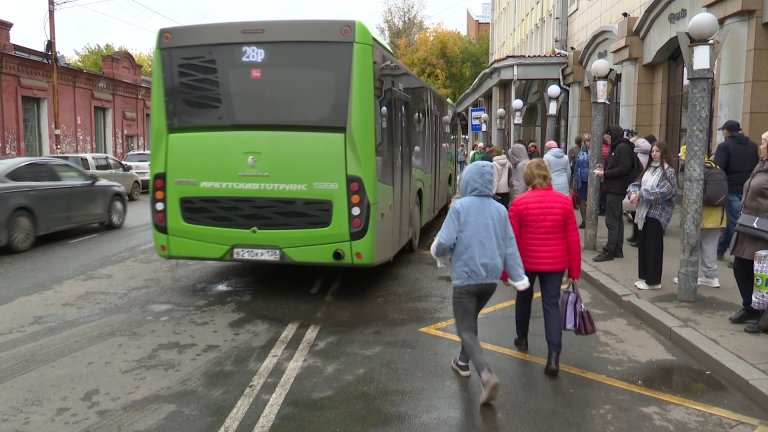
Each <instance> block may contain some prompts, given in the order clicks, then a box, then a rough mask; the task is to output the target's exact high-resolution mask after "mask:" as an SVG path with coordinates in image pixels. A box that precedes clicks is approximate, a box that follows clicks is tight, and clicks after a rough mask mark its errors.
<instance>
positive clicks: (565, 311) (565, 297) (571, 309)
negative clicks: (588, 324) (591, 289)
mask: <svg viewBox="0 0 768 432" xmlns="http://www.w3.org/2000/svg"><path fill="white" fill-rule="evenodd" d="M580 305H581V298H580V297H579V292H578V288H576V282H575V281H574V280H571V281H570V283H569V284H568V288H567V289H566V290H565V291H563V294H562V296H561V297H560V314H561V315H562V318H563V330H576V329H577V328H578V326H579V312H581V307H580Z"/></svg>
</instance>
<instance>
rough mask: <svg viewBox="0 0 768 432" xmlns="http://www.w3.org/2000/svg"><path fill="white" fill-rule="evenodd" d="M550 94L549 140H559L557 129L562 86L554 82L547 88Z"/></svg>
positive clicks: (548, 115) (548, 94)
mask: <svg viewBox="0 0 768 432" xmlns="http://www.w3.org/2000/svg"><path fill="white" fill-rule="evenodd" d="M547 96H549V110H548V111H547V141H557V140H556V137H555V130H556V128H557V98H559V97H560V86H559V85H557V84H552V85H551V86H549V87H548V88H547Z"/></svg>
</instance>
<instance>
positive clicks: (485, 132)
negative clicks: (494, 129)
mask: <svg viewBox="0 0 768 432" xmlns="http://www.w3.org/2000/svg"><path fill="white" fill-rule="evenodd" d="M480 122H481V123H482V126H481V127H482V130H483V132H482V134H481V135H480V137H481V138H480V139H482V140H483V143H485V148H488V147H490V143H489V142H488V114H486V113H483V115H482V116H481V117H480Z"/></svg>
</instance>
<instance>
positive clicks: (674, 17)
mask: <svg viewBox="0 0 768 432" xmlns="http://www.w3.org/2000/svg"><path fill="white" fill-rule="evenodd" d="M686 17H688V9H680V12H672V13H671V14H669V15H668V16H667V19H668V20H669V23H670V24H674V23H676V22H678V21H680V20H682V19H685V18H686Z"/></svg>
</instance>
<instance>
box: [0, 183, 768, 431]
mask: <svg viewBox="0 0 768 432" xmlns="http://www.w3.org/2000/svg"><path fill="white" fill-rule="evenodd" d="M436 227H437V224H434V225H432V226H430V227H428V228H427V229H426V230H425V231H424V232H423V233H422V238H424V239H425V242H426V240H427V239H429V238H431V236H432V235H434V231H435V229H436ZM150 229H151V228H150V225H149V210H148V197H147V196H146V195H144V196H142V198H141V200H140V201H138V202H133V203H129V214H128V221H127V224H126V226H125V227H124V228H122V229H120V230H116V231H106V230H103V229H101V228H97V227H90V228H85V229H80V230H77V231H71V232H67V233H60V234H56V235H54V236H48V237H46V238H44V239H42V241H40V242H39V244H38V245H37V246H36V247H35V248H34V249H33V250H31V251H30V252H28V253H25V254H21V255H10V254H7V253H6V254H0V431H100V432H101V431H174V430H179V431H182V430H183V431H251V430H257V431H258V430H270V429H271V430H274V431H304V430H307V431H309V430H312V431H411V430H419V431H476V430H478V431H479V430H488V431H497V430H498V431H518V430H519V431H523V430H525V431H553V430H557V431H559V430H569V431H659V430H670V431H672V430H674V431H688V430H690V431H722V430H735V431H755V430H764V429H758V428H759V426H758V424H759V423H760V421H761V419H768V413H766V412H765V411H763V410H761V409H760V408H759V407H757V406H756V405H755V404H753V403H752V402H751V401H750V400H748V398H746V397H745V396H744V395H742V394H741V393H739V392H738V391H737V390H735V389H734V388H733V387H732V386H730V385H729V384H728V383H726V382H723V381H722V380H720V379H719V378H718V377H717V376H715V374H713V373H711V372H709V371H707V370H704V369H703V368H702V367H701V365H700V364H699V363H698V362H697V361H696V360H695V359H693V358H691V357H689V356H687V355H686V354H685V353H683V352H682V351H681V350H679V349H678V348H677V347H675V346H673V345H671V344H670V343H669V342H668V341H667V340H665V339H663V338H661V337H659V336H658V335H656V334H655V333H654V332H653V331H652V330H651V329H649V328H647V327H646V326H645V325H644V324H643V323H642V322H640V321H638V320H637V319H636V318H634V317H633V316H631V315H628V314H627V313H626V312H625V311H623V310H621V309H619V308H618V307H617V306H616V305H615V304H613V303H611V302H610V301H609V300H607V299H606V298H604V297H602V296H601V295H600V293H599V292H597V290H594V289H591V287H589V286H586V285H585V286H583V287H582V291H583V295H584V297H585V300H586V301H587V304H588V305H589V307H590V308H591V310H592V312H593V315H594V317H595V320H596V322H597V326H598V333H597V334H596V335H593V336H586V337H584V336H575V335H573V334H566V335H565V338H564V351H563V354H562V358H561V367H562V370H561V375H560V377H559V378H557V379H554V380H553V379H550V378H548V377H546V376H545V375H544V374H543V361H544V360H545V358H546V344H545V341H544V334H543V324H542V314H541V308H540V306H539V305H538V301H536V303H535V304H534V315H533V319H532V324H531V332H532V333H531V335H530V344H531V348H530V351H529V353H528V354H525V353H520V352H518V351H516V350H515V349H514V346H513V345H512V339H513V337H514V306H513V301H514V295H513V293H512V292H511V291H510V289H508V288H506V287H503V286H501V285H500V286H499V289H498V291H497V293H496V295H495V296H494V298H493V299H492V300H491V303H490V305H492V306H493V307H492V308H490V309H489V310H488V311H487V313H486V314H484V316H483V318H482V319H481V324H480V334H481V339H482V340H483V341H484V342H485V343H486V345H485V346H486V348H487V350H488V352H487V354H488V358H489V360H490V362H491V364H492V366H493V368H494V371H495V372H496V373H497V374H498V375H499V377H500V378H501V380H502V388H501V392H500V394H499V399H498V400H497V401H496V403H495V404H494V405H493V406H491V407H484V408H481V407H480V406H479V405H478V401H479V398H480V395H481V391H480V385H479V380H478V378H477V377H476V376H475V373H474V371H473V376H472V377H470V378H461V377H458V376H457V375H456V374H455V373H454V372H453V371H452V370H451V369H450V359H451V358H452V357H453V356H454V355H456V352H457V349H458V343H457V342H456V341H455V329H454V326H453V324H452V321H451V318H452V316H451V299H450V293H451V288H450V284H449V278H448V273H447V271H446V270H445V269H438V268H436V267H435V265H434V261H433V260H432V258H431V257H430V256H429V254H428V252H427V251H426V246H427V245H426V244H423V245H422V246H423V249H422V250H420V251H419V252H417V253H406V252H403V253H401V254H400V255H398V256H397V257H396V258H395V259H394V260H393V262H391V263H388V264H386V265H383V266H381V267H378V268H375V269H365V270H337V269H322V268H312V267H281V266H277V267H275V266H265V265H255V264H247V263H209V262H196V261H168V260H164V259H161V258H159V257H157V256H155V255H154V252H153V249H152V247H151V236H150Z"/></svg>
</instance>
